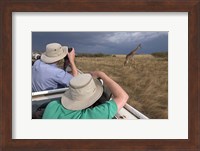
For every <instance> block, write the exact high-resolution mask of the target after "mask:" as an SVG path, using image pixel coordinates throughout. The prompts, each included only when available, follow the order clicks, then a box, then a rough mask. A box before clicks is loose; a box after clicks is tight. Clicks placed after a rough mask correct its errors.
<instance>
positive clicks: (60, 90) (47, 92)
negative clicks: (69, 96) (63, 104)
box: [32, 88, 69, 96]
mask: <svg viewBox="0 0 200 151" xmlns="http://www.w3.org/2000/svg"><path fill="white" fill-rule="evenodd" d="M67 89H69V88H61V89H54V90H47V91H40V92H32V96H38V95H45V94H54V93H62V92H63V93H64V92H65V91H66V90H67Z"/></svg>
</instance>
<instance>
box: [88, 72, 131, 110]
mask: <svg viewBox="0 0 200 151" xmlns="http://www.w3.org/2000/svg"><path fill="white" fill-rule="evenodd" d="M91 75H92V76H93V77H96V78H101V79H102V80H103V82H104V83H105V85H106V86H107V87H108V88H109V89H110V91H111V93H112V95H113V99H114V101H115V102H116V104H117V107H118V111H119V110H120V109H121V108H123V106H124V105H125V104H126V102H127V100H128V98H129V96H128V94H127V93H126V92H125V91H124V90H123V89H122V88H121V86H120V85H119V84H117V83H116V82H115V81H114V80H112V79H111V78H110V77H108V76H107V75H106V74H105V73H104V72H101V71H94V72H92V73H91Z"/></svg>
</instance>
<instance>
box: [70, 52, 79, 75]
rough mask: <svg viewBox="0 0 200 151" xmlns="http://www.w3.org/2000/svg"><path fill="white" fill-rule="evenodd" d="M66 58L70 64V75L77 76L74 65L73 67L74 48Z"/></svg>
mask: <svg viewBox="0 0 200 151" xmlns="http://www.w3.org/2000/svg"><path fill="white" fill-rule="evenodd" d="M68 58H69V62H70V65H71V69H72V75H73V76H77V75H78V71H77V68H76V65H75V62H74V60H75V50H74V48H73V49H72V51H71V52H70V53H68Z"/></svg>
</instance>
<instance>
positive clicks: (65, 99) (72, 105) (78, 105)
mask: <svg viewBox="0 0 200 151" xmlns="http://www.w3.org/2000/svg"><path fill="white" fill-rule="evenodd" d="M94 82H95V84H96V91H95V93H94V94H93V95H92V96H90V97H88V96H87V94H86V95H85V96H84V98H80V100H81V101H80V100H73V99H72V96H71V94H70V90H69V89H68V90H67V91H66V92H65V93H64V94H63V96H62V98H61V103H62V105H63V106H64V107H65V108H66V109H68V110H82V109H85V108H88V107H89V106H91V105H92V104H94V103H95V102H96V101H97V100H98V99H99V98H100V97H101V95H102V93H103V86H102V84H101V82H100V81H99V80H98V79H94Z"/></svg>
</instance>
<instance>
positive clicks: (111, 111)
mask: <svg viewBox="0 0 200 151" xmlns="http://www.w3.org/2000/svg"><path fill="white" fill-rule="evenodd" d="M117 110H118V108H117V104H116V103H115V101H114V100H113V99H112V100H109V101H106V102H105V103H103V104H101V105H98V106H95V107H93V108H88V109H85V110H83V112H84V114H85V115H86V116H87V118H93V119H111V118H113V117H114V116H115V114H116V113H117Z"/></svg>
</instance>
